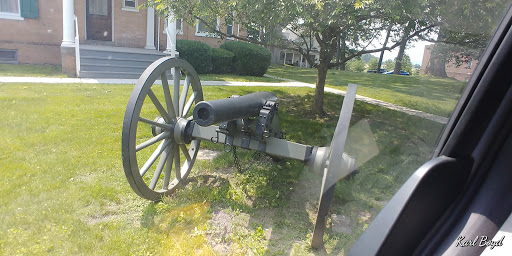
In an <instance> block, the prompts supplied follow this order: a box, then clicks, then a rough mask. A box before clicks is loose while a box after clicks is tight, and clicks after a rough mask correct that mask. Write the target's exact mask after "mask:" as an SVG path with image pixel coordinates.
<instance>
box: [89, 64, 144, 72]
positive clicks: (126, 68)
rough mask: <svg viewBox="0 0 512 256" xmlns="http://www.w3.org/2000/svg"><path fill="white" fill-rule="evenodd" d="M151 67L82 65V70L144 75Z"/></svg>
mask: <svg viewBox="0 0 512 256" xmlns="http://www.w3.org/2000/svg"><path fill="white" fill-rule="evenodd" d="M148 66H149V65H141V66H131V65H114V64H98V63H96V64H93V63H82V64H81V65H80V70H82V71H108V72H134V73H138V74H142V72H144V70H146V68H147V67H148Z"/></svg>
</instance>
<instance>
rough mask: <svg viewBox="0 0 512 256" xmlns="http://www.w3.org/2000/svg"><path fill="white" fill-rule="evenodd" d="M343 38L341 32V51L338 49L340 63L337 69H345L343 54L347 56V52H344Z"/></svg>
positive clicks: (345, 47) (344, 38) (345, 46)
mask: <svg viewBox="0 0 512 256" xmlns="http://www.w3.org/2000/svg"><path fill="white" fill-rule="evenodd" d="M345 40H346V37H345V34H344V33H342V34H341V51H340V55H341V63H340V65H339V66H338V67H339V70H345V63H347V61H346V60H345V56H347V53H346V51H347V45H346V44H345Z"/></svg>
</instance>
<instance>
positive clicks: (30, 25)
mask: <svg viewBox="0 0 512 256" xmlns="http://www.w3.org/2000/svg"><path fill="white" fill-rule="evenodd" d="M0 28H1V30H2V32H1V33H0V48H3V49H17V50H18V60H19V62H20V63H37V64H55V65H60V62H61V59H60V43H61V41H62V1H56V0H39V18H38V19H28V18H24V20H9V19H0Z"/></svg>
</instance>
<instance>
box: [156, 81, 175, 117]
mask: <svg viewBox="0 0 512 256" xmlns="http://www.w3.org/2000/svg"><path fill="white" fill-rule="evenodd" d="M160 79H162V88H163V90H164V97H165V105H167V112H169V115H171V118H174V117H177V115H176V108H174V106H173V101H172V99H171V92H170V90H169V81H167V74H166V72H164V73H162V75H161V76H160Z"/></svg>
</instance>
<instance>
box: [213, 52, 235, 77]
mask: <svg viewBox="0 0 512 256" xmlns="http://www.w3.org/2000/svg"><path fill="white" fill-rule="evenodd" d="M233 57H235V54H233V53H232V52H230V51H228V50H225V49H221V48H212V64H213V68H212V71H213V73H217V74H226V73H231V64H232V62H233Z"/></svg>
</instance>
